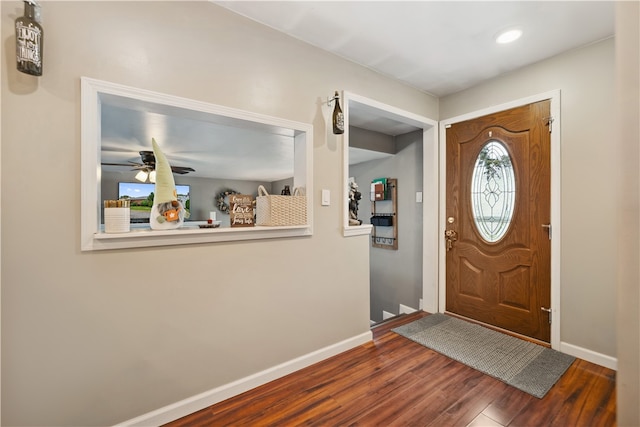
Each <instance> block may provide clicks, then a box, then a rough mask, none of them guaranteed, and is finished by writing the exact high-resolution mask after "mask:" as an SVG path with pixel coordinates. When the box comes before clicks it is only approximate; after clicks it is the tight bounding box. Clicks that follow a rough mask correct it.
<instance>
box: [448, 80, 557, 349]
mask: <svg viewBox="0 0 640 427" xmlns="http://www.w3.org/2000/svg"><path fill="white" fill-rule="evenodd" d="M545 99H550V100H551V116H552V117H553V132H552V133H551V224H552V227H553V239H552V240H551V312H552V317H553V323H552V324H551V348H553V349H555V350H559V349H560V341H561V340H560V321H561V312H560V307H561V305H560V277H561V275H560V269H561V260H560V254H561V252H560V248H561V240H562V239H561V236H562V230H561V205H560V202H561V197H560V196H561V194H560V192H561V188H562V187H561V185H560V184H561V182H560V178H561V173H560V171H561V163H560V159H561V158H560V154H561V150H560V133H561V132H560V129H561V127H560V90H559V89H557V90H552V91H549V92H544V93H540V94H537V95H532V96H529V97H525V98H520V99H517V100H515V101H511V102H507V103H504V104H499V105H495V106H492V107H487V108H483V109H481V110H477V111H473V112H470V113H467V114H463V115H460V116H456V117H452V118H450V119H446V120H441V121H440V129H439V130H440V138H439V141H440V144H439V148H440V150H439V151H440V167H439V171H440V197H439V201H438V203H439V212H440V213H439V218H438V228H439V231H438V239H439V240H438V242H439V243H438V247H439V251H438V290H437V295H438V311H439V312H440V313H443V312H444V311H445V307H446V269H445V266H446V263H445V261H446V259H445V252H446V248H445V243H444V239H443V238H442V236H443V235H444V230H445V227H446V222H445V216H446V215H445V209H446V196H447V183H446V165H447V159H446V149H445V148H446V146H447V145H446V144H447V135H446V128H447V126H448V125H452V124H454V123H459V122H462V121H465V120H471V119H475V118H478V117H482V116H486V115H488V114H491V113H496V112H499V111H504V110H509V109H512V108H516V107H521V106H523V105H527V104H532V103H534V102H538V101H543V100H545Z"/></svg>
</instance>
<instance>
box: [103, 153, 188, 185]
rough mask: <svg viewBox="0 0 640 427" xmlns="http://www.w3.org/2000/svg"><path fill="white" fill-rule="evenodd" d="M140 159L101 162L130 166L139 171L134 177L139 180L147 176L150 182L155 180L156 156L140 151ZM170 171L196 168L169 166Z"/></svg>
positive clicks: (185, 172) (178, 172)
mask: <svg viewBox="0 0 640 427" xmlns="http://www.w3.org/2000/svg"><path fill="white" fill-rule="evenodd" d="M139 153H140V159H141V160H142V163H138V162H132V161H129V163H106V162H105V163H102V165H104V166H128V167H132V168H133V169H132V170H137V171H139V172H138V173H137V174H136V179H137V180H139V181H142V182H144V181H146V180H147V177H148V178H149V180H150V181H151V182H155V172H156V171H155V169H156V157H155V155H154V154H153V151H147V150H144V151H140V152H139ZM171 171H172V172H173V173H177V174H180V175H184V174H187V173H189V172H195V171H196V170H195V169H193V168H190V167H187V166H171Z"/></svg>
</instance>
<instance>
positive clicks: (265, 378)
mask: <svg viewBox="0 0 640 427" xmlns="http://www.w3.org/2000/svg"><path fill="white" fill-rule="evenodd" d="M372 338H373V335H372V334H371V331H367V332H365V333H362V334H360V335H357V336H354V337H351V338H348V339H346V340H344V341H341V342H339V343H336V344H332V345H330V346H328V347H324V348H321V349H320V350H316V351H314V352H311V353H308V354H305V355H304V356H300V357H298V358H295V359H293V360H290V361H288V362H285V363H282V364H280V365H277V366H274V367H272V368H269V369H265V370H264V371H261V372H257V373H255V374H253V375H249V376H248V377H245V378H241V379H239V380H237V381H234V382H232V383H229V384H225V385H223V386H220V387H216V388H214V389H211V390H209V391H205V392H203V393H200V394H197V395H195V396H192V397H189V398H187V399H184V400H181V401H179V402H176V403H173V404H171V405H167V406H165V407H162V408H160V409H156V410H155V411H152V412H149V413H146V414H144V415H140V416H139V417H136V418H132V419H130V420H127V421H125V422H123V423H120V424H117V427H125V426H127V427H128V426H132V427H133V426H159V425H162V424H166V423H168V422H171V421H174V420H177V419H178V418H182V417H184V416H186V415H189V414H192V413H194V412H197V411H199V410H201V409H204V408H206V407H208V406H211V405H214V404H216V403H218V402H222V401H223V400H225V399H228V398H230V397H233V396H237V395H238V394H240V393H244V392H245V391H248V390H251V389H253V388H256V387H258V386H261V385H263V384H266V383H268V382H270V381H273V380H275V379H278V378H281V377H283V376H285V375H288V374H290V373H292V372H295V371H298V370H300V369H302V368H306V367H307V366H310V365H313V364H314V363H317V362H320V361H322V360H324V359H327V358H329V357H332V356H335V355H337V354H340V353H342V352H345V351H347V350H350V349H352V348H355V347H357V346H359V345H362V344H365V343H367V342H369V341H371V340H372Z"/></svg>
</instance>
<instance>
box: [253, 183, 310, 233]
mask: <svg viewBox="0 0 640 427" xmlns="http://www.w3.org/2000/svg"><path fill="white" fill-rule="evenodd" d="M306 224H307V196H306V195H305V194H304V190H301V189H299V188H296V189H294V190H293V195H292V196H276V195H270V194H269V193H268V192H267V190H266V189H265V188H264V186H262V185H260V186H258V197H256V225H268V226H282V225H306Z"/></svg>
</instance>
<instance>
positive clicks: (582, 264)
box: [440, 39, 619, 357]
mask: <svg viewBox="0 0 640 427" xmlns="http://www.w3.org/2000/svg"><path fill="white" fill-rule="evenodd" d="M614 65H615V61H614V40H613V39H609V40H605V41H602V42H599V43H596V44H593V45H590V46H587V47H584V48H582V49H578V50H574V51H571V52H568V53H565V54H562V55H559V56H556V57H554V58H552V59H549V60H547V61H543V62H540V63H538V64H535V65H533V66H529V67H527V68H525V69H522V70H520V71H516V72H513V73H510V74H507V75H504V76H502V77H499V78H496V79H494V80H491V81H489V82H487V83H485V84H482V85H479V86H477V87H474V88H472V89H469V90H466V91H463V92H460V93H457V94H454V95H450V96H447V97H444V98H442V99H441V100H440V119H441V120H442V119H446V118H451V117H455V116H458V115H461V114H464V113H469V112H473V111H476V110H480V109H482V108H487V107H490V106H494V105H499V104H502V103H505V102H510V101H514V100H517V99H519V98H524V97H527V96H530V95H536V94H539V93H544V92H547V91H550V90H554V89H560V90H561V118H562V133H561V139H562V142H561V144H562V147H561V157H562V159H561V168H562V187H561V192H562V194H561V198H562V199H561V203H562V242H561V244H562V249H561V254H560V255H561V307H560V316H561V340H562V342H565V343H568V344H572V345H575V346H579V347H582V348H585V349H589V350H591V351H595V352H597V353H601V354H604V355H608V356H612V357H615V356H616V333H615V331H616V323H615V319H616V311H615V310H616V296H615V287H616V281H615V278H616V266H617V260H616V250H617V242H618V237H617V235H616V233H615V232H614V224H615V221H616V215H617V205H616V203H617V195H616V185H617V184H616V176H617V171H618V160H619V159H618V158H617V157H616V152H615V150H614V149H613V147H612V141H613V138H614V132H613V128H612V125H613V123H615V116H614V105H615V90H614V80H615V79H614Z"/></svg>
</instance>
